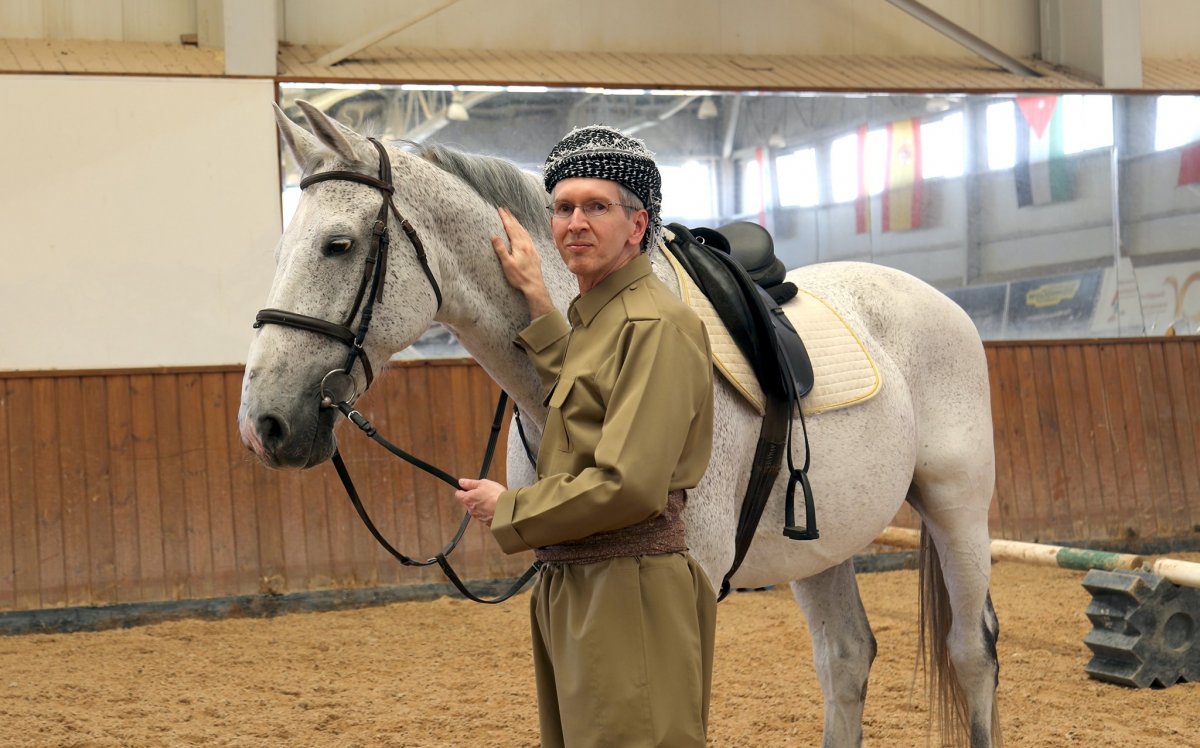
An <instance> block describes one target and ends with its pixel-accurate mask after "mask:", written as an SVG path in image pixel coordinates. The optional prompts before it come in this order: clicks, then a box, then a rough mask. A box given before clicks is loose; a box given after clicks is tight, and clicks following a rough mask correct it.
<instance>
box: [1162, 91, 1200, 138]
mask: <svg viewBox="0 0 1200 748" xmlns="http://www.w3.org/2000/svg"><path fill="white" fill-rule="evenodd" d="M1198 139H1200V96H1159V97H1158V101H1157V102H1156V104H1155V115H1154V150H1156V151H1165V150H1167V149H1168V148H1178V147H1179V146H1181V145H1185V144H1187V143H1190V142H1192V141H1193V140H1198Z"/></svg>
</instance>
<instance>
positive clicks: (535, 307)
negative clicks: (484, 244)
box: [492, 208, 554, 319]
mask: <svg viewBox="0 0 1200 748" xmlns="http://www.w3.org/2000/svg"><path fill="white" fill-rule="evenodd" d="M498 212H499V214H500V221H501V223H503V224H504V233H505V234H507V235H508V244H505V242H504V240H503V239H501V238H500V237H498V236H494V235H493V236H492V249H493V250H495V252H496V259H498V260H499V261H500V267H501V269H503V270H504V278H505V279H506V280H507V281H508V283H509V285H510V286H512V287H513V288H515V289H517V290H518V291H520V292H521V294H522V295H524V296H525V303H526V304H528V305H529V318H530V319H537V318H538V317H541V316H542V315H543V314H546V313H548V312H550V311H551V310H552V309H554V305H553V304H552V303H551V302H550V293H549V292H548V291H547V290H546V282H545V280H544V279H543V278H542V258H541V256H540V255H538V252H537V247H535V246H534V245H533V239H532V238H530V236H529V232H528V231H526V230H525V227H524V226H522V225H521V222H520V221H518V220H517V219H516V216H514V215H513V214H512V213H509V212H508V211H507V210H506V209H504V208H500V209H499V210H498Z"/></svg>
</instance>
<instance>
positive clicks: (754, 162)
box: [738, 151, 770, 215]
mask: <svg viewBox="0 0 1200 748" xmlns="http://www.w3.org/2000/svg"><path fill="white" fill-rule="evenodd" d="M766 176H767V175H766V174H765V173H764V169H763V162H762V152H761V151H759V152H757V153H756V154H755V157H754V158H752V159H750V160H748V161H743V162H742V168H741V173H740V180H739V186H740V189H739V190H738V213H739V214H741V215H748V214H751V213H760V212H762V211H763V210H765V209H766V207H767V200H768V199H769V197H770V194H769V191H768V188H767V184H766Z"/></svg>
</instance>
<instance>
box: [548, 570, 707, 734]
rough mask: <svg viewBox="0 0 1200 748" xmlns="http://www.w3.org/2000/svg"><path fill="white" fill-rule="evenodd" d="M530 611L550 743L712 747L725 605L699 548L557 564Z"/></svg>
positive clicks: (550, 572) (549, 572) (550, 571)
mask: <svg viewBox="0 0 1200 748" xmlns="http://www.w3.org/2000/svg"><path fill="white" fill-rule="evenodd" d="M530 608H531V617H532V626H533V662H534V671H535V673H536V676H537V692H538V712H539V715H540V720H541V732H542V746H543V748H557V747H559V746H562V747H564V748H590V747H592V746H595V747H596V748H600V747H601V746H613V747H614V748H642V747H645V748H650V747H651V746H655V747H661V748H693V747H694V746H704V744H705V743H704V741H705V730H706V728H707V724H708V700H709V692H710V690H711V687H712V662H713V638H714V631H715V628H716V617H717V608H716V595H715V594H714V592H713V587H712V585H711V584H710V583H709V581H708V578H707V577H706V576H705V574H704V572H703V571H702V570H701V569H700V566H699V564H697V563H696V562H695V560H693V559H692V558H691V556H690V555H688V554H687V553H667V554H663V555H658V556H639V557H634V558H616V559H612V560H609V561H601V562H598V563H592V564H548V565H547V566H546V567H544V568H543V569H542V571H541V574H540V575H539V578H538V580H537V583H536V584H535V586H534V589H533V596H532V601H531V604H530Z"/></svg>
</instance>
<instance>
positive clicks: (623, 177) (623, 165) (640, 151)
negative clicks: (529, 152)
mask: <svg viewBox="0 0 1200 748" xmlns="http://www.w3.org/2000/svg"><path fill="white" fill-rule="evenodd" d="M542 176H543V179H544V180H545V183H546V191H547V192H553V191H554V185H556V184H558V183H559V182H561V181H562V180H564V179H570V178H571V177H590V178H593V179H607V180H609V181H611V182H616V183H617V184H619V185H621V186H622V187H625V188H626V189H628V190H629V191H630V192H632V193H633V194H635V195H637V196H638V199H640V200H641V201H642V205H644V206H645V207H646V212H647V213H649V214H650V224H649V225H648V226H647V227H646V235H645V236H644V237H642V251H643V252H644V251H646V249H647V248H648V247H651V246H654V245H655V244H657V243H658V237H659V234H660V233H662V220H661V218H660V217H659V213H660V211H661V208H662V175H661V174H660V173H659V171H658V164H656V163H654V154H653V153H651V152H650V149H648V148H647V147H646V144H645V143H643V142H642V141H641V140H638V139H637V138H632V137H630V136H628V135H625V134H623V133H622V132H620V131H619V130H616V129H614V128H611V127H606V126H604V125H589V126H587V127H577V128H575V129H574V130H572V131H571V132H570V133H569V134H568V135H567V136H566V137H565V138H563V139H562V140H560V141H559V142H558V145H556V146H554V148H553V149H552V150H551V151H550V155H549V156H547V157H546V164H545V165H544V166H543V167H542Z"/></svg>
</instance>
